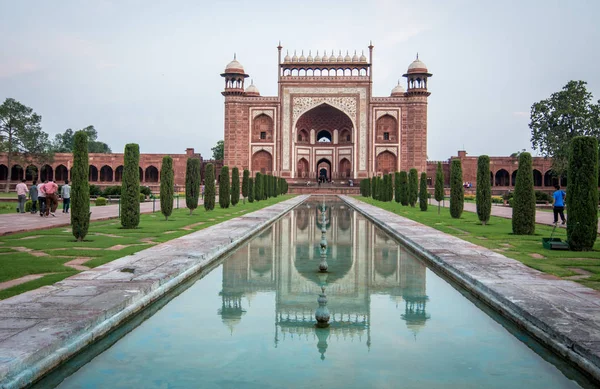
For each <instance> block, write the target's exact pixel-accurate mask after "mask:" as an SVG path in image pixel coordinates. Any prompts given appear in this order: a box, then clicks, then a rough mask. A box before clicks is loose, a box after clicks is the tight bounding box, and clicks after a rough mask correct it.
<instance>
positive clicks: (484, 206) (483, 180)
mask: <svg viewBox="0 0 600 389" xmlns="http://www.w3.org/2000/svg"><path fill="white" fill-rule="evenodd" d="M476 189H477V191H476V192H475V203H476V204H475V205H476V208H477V217H478V218H479V221H480V222H481V224H483V225H485V224H486V223H487V222H488V221H489V220H490V215H491V214H492V183H491V178H490V157H488V156H487V155H481V156H480V157H479V158H478V159H477V188H476Z"/></svg>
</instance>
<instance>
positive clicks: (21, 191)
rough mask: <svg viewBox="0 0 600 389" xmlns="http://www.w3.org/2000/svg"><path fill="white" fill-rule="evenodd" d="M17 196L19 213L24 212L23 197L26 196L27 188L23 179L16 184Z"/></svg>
mask: <svg viewBox="0 0 600 389" xmlns="http://www.w3.org/2000/svg"><path fill="white" fill-rule="evenodd" d="M16 189H17V197H18V198H19V208H18V211H19V213H25V199H26V198H27V194H28V193H29V190H28V189H27V185H26V184H25V180H22V181H21V182H19V183H18V184H17V188H16Z"/></svg>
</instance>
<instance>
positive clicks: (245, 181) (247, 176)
mask: <svg viewBox="0 0 600 389" xmlns="http://www.w3.org/2000/svg"><path fill="white" fill-rule="evenodd" d="M249 179H250V171H249V170H248V169H244V176H243V178H242V196H244V198H246V197H248V180H249Z"/></svg>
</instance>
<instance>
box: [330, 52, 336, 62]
mask: <svg viewBox="0 0 600 389" xmlns="http://www.w3.org/2000/svg"><path fill="white" fill-rule="evenodd" d="M336 60H337V58H335V54H333V50H331V55H330V56H329V62H335V61H336Z"/></svg>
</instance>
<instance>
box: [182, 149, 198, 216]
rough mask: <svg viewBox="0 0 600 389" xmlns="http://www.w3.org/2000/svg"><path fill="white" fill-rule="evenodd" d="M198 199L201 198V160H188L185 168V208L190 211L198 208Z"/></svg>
mask: <svg viewBox="0 0 600 389" xmlns="http://www.w3.org/2000/svg"><path fill="white" fill-rule="evenodd" d="M198 197H200V160H199V159H198V158H188V159H187V164H186V167H185V206H186V207H187V208H188V209H189V210H190V215H191V214H192V212H193V211H194V209H196V208H198Z"/></svg>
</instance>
